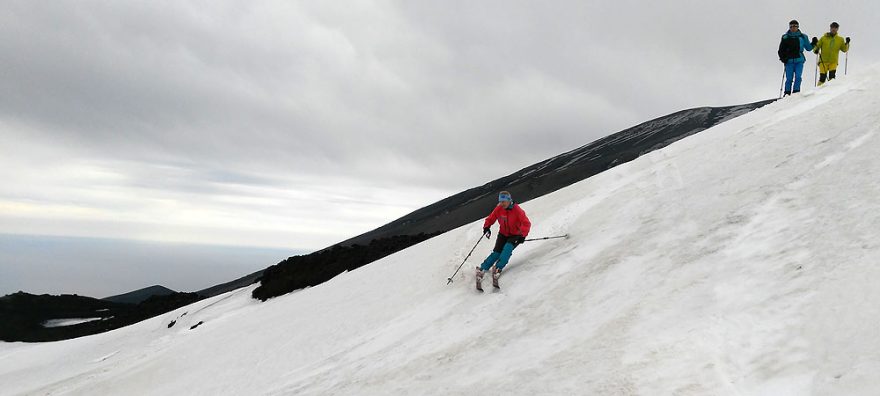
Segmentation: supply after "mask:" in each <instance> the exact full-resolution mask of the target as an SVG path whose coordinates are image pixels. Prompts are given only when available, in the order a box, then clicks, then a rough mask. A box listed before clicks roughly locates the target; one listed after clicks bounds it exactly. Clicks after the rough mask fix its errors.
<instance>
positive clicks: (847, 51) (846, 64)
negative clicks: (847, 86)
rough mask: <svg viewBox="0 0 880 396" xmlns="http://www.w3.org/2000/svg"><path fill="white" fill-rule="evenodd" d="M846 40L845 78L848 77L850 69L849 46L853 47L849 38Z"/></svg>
mask: <svg viewBox="0 0 880 396" xmlns="http://www.w3.org/2000/svg"><path fill="white" fill-rule="evenodd" d="M846 40H847V42H846V58H844V59H845V60H844V62H843V75H844V76H845V75H846V69H847V68H849V48H850V47H849V46H850V45H851V44H850V43H849V37H847V38H846Z"/></svg>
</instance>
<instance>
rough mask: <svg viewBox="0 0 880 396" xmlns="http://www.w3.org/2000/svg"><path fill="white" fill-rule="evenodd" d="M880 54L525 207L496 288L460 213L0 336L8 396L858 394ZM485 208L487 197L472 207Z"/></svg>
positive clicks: (867, 328)
mask: <svg viewBox="0 0 880 396" xmlns="http://www.w3.org/2000/svg"><path fill="white" fill-rule="evenodd" d="M878 125H880V69H877V68H874V69H871V70H870V71H865V72H864V73H863V74H861V75H860V76H848V77H844V78H839V79H838V80H835V81H833V82H831V83H828V84H825V85H824V86H822V87H821V88H819V89H815V90H811V91H809V92H806V93H803V94H801V95H796V96H794V97H789V98H786V99H784V100H781V101H778V102H776V103H773V104H771V105H768V106H765V107H763V108H761V109H759V110H756V111H753V112H751V113H748V114H746V115H743V116H741V117H738V118H736V119H733V120H731V121H728V122H725V123H723V124H721V125H718V126H715V127H713V128H710V129H708V130H706V131H704V132H702V133H699V134H697V135H694V136H691V137H689V138H687V139H684V140H681V141H679V142H677V143H674V144H672V145H670V146H668V147H666V148H663V149H661V150H657V151H654V152H652V153H650V154H647V155H644V156H642V157H640V158H638V159H636V160H634V161H631V162H628V163H626V164H623V165H620V166H617V167H615V168H614V169H611V170H609V171H606V172H603V173H601V174H599V175H597V176H594V177H592V178H589V179H587V180H584V181H581V182H579V183H576V184H573V185H571V186H569V187H566V188H563V189H560V190H558V191H556V192H554V193H551V194H548V195H545V196H543V197H540V198H536V199H534V200H532V201H529V202H527V203H524V204H523V205H522V206H523V208H524V209H525V210H526V211H527V212H528V214H529V217H530V218H531V220H532V222H533V227H532V231H531V234H530V236H534V237H540V236H543V235H556V234H560V233H568V234H569V235H570V236H571V237H570V238H569V239H558V240H549V241H545V242H527V243H525V244H524V245H523V246H521V247H520V248H518V249H517V252H516V254H515V255H514V258H513V260H512V261H511V262H510V264H509V265H508V267H507V268H506V269H505V274H504V278H503V279H504V285H505V286H504V289H502V291H500V292H496V293H486V294H478V293H476V292H475V291H474V290H473V284H472V282H471V281H470V280H472V276H473V274H472V272H473V271H472V268H473V265H475V263H476V262H477V261H478V260H479V259H480V258H482V257H484V255H486V254H488V251H489V249H490V248H491V243H488V242H482V243H481V244H480V245H478V246H477V250H476V251H475V252H474V256H472V258H471V259H470V260H471V261H469V262H468V263H466V264H465V269H468V268H470V269H471V270H470V271H463V273H462V274H460V275H458V276H456V278H455V282H454V283H453V284H452V285H447V284H446V283H447V282H446V278H447V277H448V276H449V275H451V274H452V272H453V271H454V270H455V268H456V267H457V266H458V265H459V264H460V263H461V261H462V260H463V259H464V257H465V256H466V255H467V253H468V251H469V250H470V249H471V247H472V246H473V245H474V243H476V242H477V241H478V240H479V238H480V237H481V232H482V230H481V222H473V223H470V224H467V225H465V226H462V227H459V228H457V229H454V230H452V231H449V232H446V233H444V234H443V235H440V236H437V237H435V238H432V239H430V240H428V241H425V242H423V243H420V244H418V245H415V246H413V247H411V248H409V249H406V250H403V251H400V252H398V253H396V254H393V255H391V256H388V257H386V258H384V259H381V260H379V261H376V262H374V263H372V264H371V265H368V266H365V267H362V268H360V269H358V270H355V271H351V272H346V273H343V274H341V275H339V276H337V277H335V278H334V279H332V280H330V281H328V282H326V283H323V284H321V285H318V286H315V287H311V288H307V289H303V290H300V291H298V292H295V293H291V294H287V295H283V296H280V297H277V298H274V299H272V300H269V301H268V302H265V303H260V302H258V301H256V300H254V299H252V298H250V293H251V291H252V290H253V288H254V287H255V286H250V287H247V288H244V289H240V290H238V291H234V292H230V293H226V294H223V295H219V296H217V297H213V298H211V299H207V300H203V301H200V302H198V303H196V304H192V305H190V306H187V307H184V308H181V309H178V310H175V311H173V312H170V313H168V314H165V315H162V316H159V317H156V318H153V319H150V320H147V321H144V322H141V323H139V324H137V325H133V326H130V327H126V328H123V329H119V330H116V331H112V332H109V333H105V334H100V335H95V336H90V337H83V338H80V339H76V340H69V341H64V342H57V343H51V344H9V343H0V383H3V387H4V389H3V390H4V393H8V394H20V393H29V394H66V393H74V394H156V395H160V394H169V393H180V392H186V393H188V394H204V395H216V394H273V395H274V394H298V395H326V394H370V395H372V394H419V395H444V396H445V395H450V394H454V395H459V394H467V395H473V394H505V395H511V394H517V395H536V394H597V395H630V394H649V395H653V394H659V395H668V394H680V395H704V394H713V395H741V394H748V395H778V394H797V395H803V394H845V395H868V394H874V393H876V389H878V387H880V380H878V377H877V376H876V373H877V372H878V370H880V363H878V362H880V342H878V341H876V323H878V322H880V308H878V304H877V301H880V291H878V290H880V289H878V288H877V287H875V283H876V282H875V281H874V279H878V278H880V266H877V265H876V263H877V262H878V261H880V242H878V241H880V228H878V224H880V202H878V200H877V197H878V196H880V187H878V186H880V184H878V183H877V180H878V178H880V159H878V157H877V154H876V147H877V146H878V145H880V129H878ZM490 209H491V208H490V207H487V208H486V213H488V212H489V210H490Z"/></svg>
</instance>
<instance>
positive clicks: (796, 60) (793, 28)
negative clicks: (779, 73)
mask: <svg viewBox="0 0 880 396" xmlns="http://www.w3.org/2000/svg"><path fill="white" fill-rule="evenodd" d="M799 27H800V24H799V23H798V21H796V20H792V21H791V22H789V23H788V31H787V32H785V34H783V35H782V41H780V42H779V60H780V61H782V63H784V64H785V91H784V92H785V93H784V95H783V96H785V95H791V94H793V93H798V92H800V91H801V75H802V74H803V72H804V62H806V60H807V58H805V57H804V51H809V50H812V49H813V46H812V44H811V43H810V38H809V37H807V35H806V34H803V33H801V31H800V29H799Z"/></svg>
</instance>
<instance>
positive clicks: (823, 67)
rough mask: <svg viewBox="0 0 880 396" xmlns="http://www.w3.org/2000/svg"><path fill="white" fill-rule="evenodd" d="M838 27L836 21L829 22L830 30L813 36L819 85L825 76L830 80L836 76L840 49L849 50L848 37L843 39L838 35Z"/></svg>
mask: <svg viewBox="0 0 880 396" xmlns="http://www.w3.org/2000/svg"><path fill="white" fill-rule="evenodd" d="M839 28H840V25H838V24H837V22H831V31H829V32H828V33H825V34H824V35H823V36H822V38H818V39H817V38H816V37H813V52H814V53H816V54H818V55H819V60H818V62H819V85H822V84H824V83H825V79H826V78H827V79H828V81H831V80H833V79H834V77H836V75H835V73H837V59H838V55H839V54H840V51H843V52H846V51H849V37H847V38H846V40H844V39H843V37H840V36H838V35H837V30H838V29H839Z"/></svg>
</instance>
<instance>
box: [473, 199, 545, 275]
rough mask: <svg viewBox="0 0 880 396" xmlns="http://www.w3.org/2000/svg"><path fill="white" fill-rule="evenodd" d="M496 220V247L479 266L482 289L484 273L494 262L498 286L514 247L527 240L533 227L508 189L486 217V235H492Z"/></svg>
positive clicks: (484, 231)
mask: <svg viewBox="0 0 880 396" xmlns="http://www.w3.org/2000/svg"><path fill="white" fill-rule="evenodd" d="M496 221H498V225H499V230H498V239H496V240H495V249H493V250H492V253H491V254H489V257H486V260H484V261H483V264H481V265H480V266H479V267H477V287H478V288H480V289H481V290H482V283H481V282H482V280H483V273H484V272H485V271H486V270H488V269H489V268H490V267H492V265H493V264H494V265H495V266H494V267H492V281H493V284H494V285H495V286H496V287H497V286H498V277H499V276H500V275H501V270H503V269H504V266H506V265H507V262H508V261H509V260H510V255H511V254H513V249H515V248H516V247H517V246H519V245H520V244H522V243H523V242H525V240H526V236H528V235H529V229H530V228H531V227H532V223H531V222H530V221H529V218H528V216H526V212H525V211H523V210H522V208H520V207H519V205H517V204H515V203H514V202H513V198H512V197H511V196H510V193H509V192H507V191H502V192H500V193H499V194H498V206H496V207H495V210H493V211H492V213H491V214H489V217H486V222H485V223H483V235H486V237H490V236H491V235H492V231H491V230H490V228H489V227H491V226H492V224H495V222H496Z"/></svg>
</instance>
